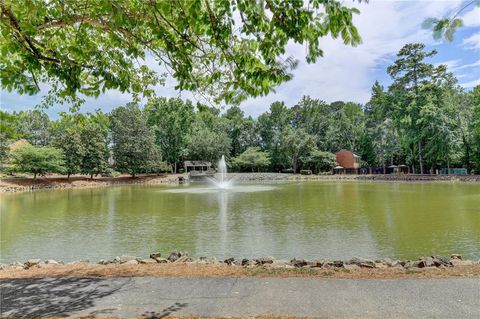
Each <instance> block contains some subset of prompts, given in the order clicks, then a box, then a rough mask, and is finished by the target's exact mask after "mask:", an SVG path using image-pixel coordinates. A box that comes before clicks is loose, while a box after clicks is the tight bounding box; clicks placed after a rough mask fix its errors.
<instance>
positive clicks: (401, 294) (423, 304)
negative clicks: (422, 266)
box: [0, 278, 480, 319]
mask: <svg viewBox="0 0 480 319" xmlns="http://www.w3.org/2000/svg"><path fill="white" fill-rule="evenodd" d="M0 285H1V300H0V301H1V311H2V317H8V316H65V315H89V314H97V315H104V316H105V315H109V316H121V317H142V316H143V317H151V318H161V317H164V316H167V315H172V316H173V315H176V316H187V315H198V316H222V317H228V316H233V317H241V316H253V315H262V314H263V315H265V314H271V315H291V316H309V317H318V318H455V319H457V318H476V319H478V318H480V278H470V279H416V280H414V279H403V280H342V279H328V280H326V279H311V278H284V279H282V278H239V279H235V278H190V279H187V278H88V279H79V278H56V279H54V278H46V279H15V280H3V281H0Z"/></svg>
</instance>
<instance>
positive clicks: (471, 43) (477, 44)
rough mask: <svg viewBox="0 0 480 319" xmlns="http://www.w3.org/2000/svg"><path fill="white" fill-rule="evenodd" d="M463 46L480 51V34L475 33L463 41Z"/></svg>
mask: <svg viewBox="0 0 480 319" xmlns="http://www.w3.org/2000/svg"><path fill="white" fill-rule="evenodd" d="M462 44H463V45H464V46H465V48H467V49H476V50H480V32H478V33H474V34H472V35H471V36H469V37H468V38H465V39H463V41H462Z"/></svg>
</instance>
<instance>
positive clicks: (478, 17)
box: [462, 6, 480, 27]
mask: <svg viewBox="0 0 480 319" xmlns="http://www.w3.org/2000/svg"><path fill="white" fill-rule="evenodd" d="M462 20H463V24H464V26H465V27H478V26H480V7H478V6H475V7H474V8H473V9H472V10H469V11H467V13H465V14H464V15H463V16H462Z"/></svg>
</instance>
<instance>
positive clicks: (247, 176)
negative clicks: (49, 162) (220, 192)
mask: <svg viewBox="0 0 480 319" xmlns="http://www.w3.org/2000/svg"><path fill="white" fill-rule="evenodd" d="M228 175H229V176H230V177H232V178H234V179H235V180H236V181H238V182H276V181H381V182H462V183H465V182H467V183H480V175H465V176H451V175H450V176H447V175H418V174H409V175H393V174H390V175H299V174H284V173H230V174H228ZM179 178H182V179H187V178H188V176H187V175H184V174H160V175H156V174H155V175H149V174H143V175H139V176H137V177H135V178H132V177H130V176H128V175H121V176H118V177H95V178H93V179H90V178H89V177H87V176H74V177H71V178H70V179H67V178H66V177H65V176H55V175H54V176H47V177H43V178H37V179H33V178H29V177H9V178H2V179H0V193H13V192H29V191H34V190H42V189H70V188H92V187H106V186H117V185H131V184H145V185H156V184H157V185H158V184H177V183H178V182H179Z"/></svg>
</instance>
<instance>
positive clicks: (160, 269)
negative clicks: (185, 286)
mask: <svg viewBox="0 0 480 319" xmlns="http://www.w3.org/2000/svg"><path fill="white" fill-rule="evenodd" d="M46 277H187V278H188V277H260V278H261V277H280V278H288V277H315V278H333V279H397V278H398V279H402V278H447V277H480V264H474V265H465V266H455V267H445V268H443V267H442V268H438V267H426V268H415V269H404V268H396V267H393V268H355V269H346V268H340V267H330V268H275V267H270V266H268V265H262V266H249V267H243V266H234V265H226V264H201V263H184V264H137V265H130V264H119V265H118V264H112V265H96V264H91V263H76V264H71V265H69V264H67V265H50V266H48V267H41V268H40V267H35V268H29V269H21V270H19V269H4V270H2V271H0V279H16V278H46Z"/></svg>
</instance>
